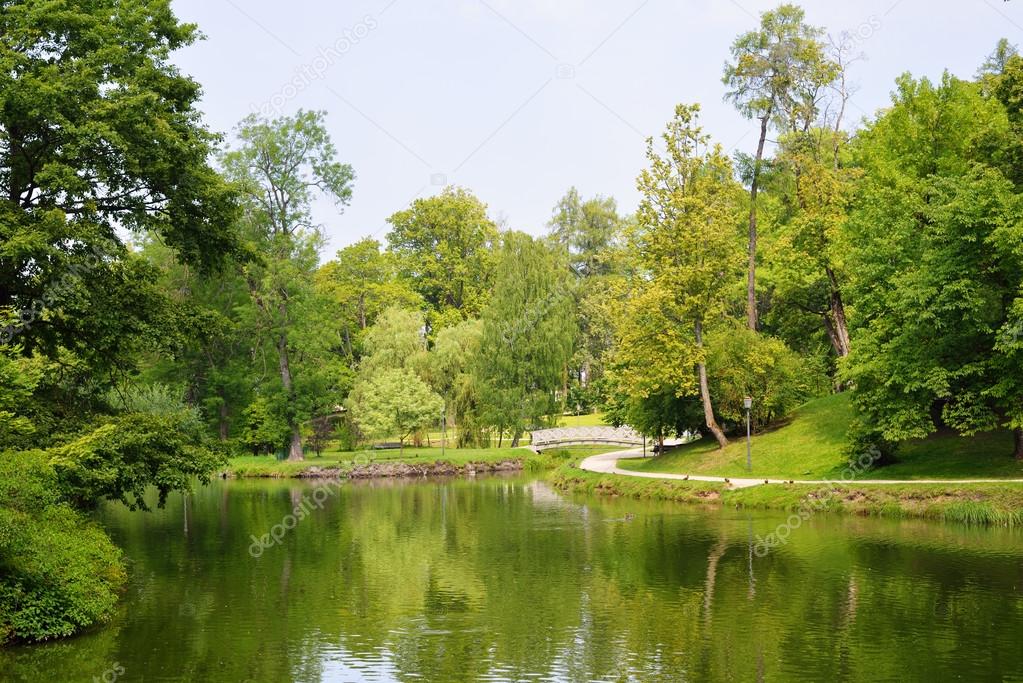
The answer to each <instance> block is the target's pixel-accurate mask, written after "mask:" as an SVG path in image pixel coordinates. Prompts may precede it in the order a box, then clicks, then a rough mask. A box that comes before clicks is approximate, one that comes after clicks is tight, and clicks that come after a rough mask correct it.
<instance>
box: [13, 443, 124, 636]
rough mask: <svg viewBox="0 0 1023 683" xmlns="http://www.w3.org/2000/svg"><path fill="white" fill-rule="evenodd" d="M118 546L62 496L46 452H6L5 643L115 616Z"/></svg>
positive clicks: (121, 573) (62, 633) (63, 633)
mask: <svg viewBox="0 0 1023 683" xmlns="http://www.w3.org/2000/svg"><path fill="white" fill-rule="evenodd" d="M124 580H125V575H124V570H123V568H122V567H121V563H120V551H118V550H117V548H115V547H114V545H113V543H112V542H111V541H110V539H109V538H108V537H107V536H106V534H105V533H103V531H102V529H100V528H99V526H98V525H96V524H95V523H93V522H91V521H89V520H87V519H85V518H84V517H83V515H82V514H81V513H79V512H76V511H75V510H73V509H72V508H71V507H69V506H68V505H67V504H66V503H64V502H61V498H60V493H59V486H58V482H57V477H56V475H55V474H54V472H53V469H52V467H51V466H50V465H49V463H48V456H47V455H46V454H45V453H42V452H40V451H26V452H21V453H11V452H8V453H5V454H3V456H2V457H0V644H2V643H4V642H6V641H8V640H26V641H31V640H46V639H49V638H57V637H60V636H67V635H71V634H72V633H75V632H76V631H78V630H80V629H82V628H85V627H87V626H91V625H93V624H95V623H97V622H99V621H102V620H104V619H106V618H107V617H109V616H110V615H111V613H112V611H113V608H114V606H115V604H116V602H117V594H118V591H119V590H120V588H121V587H122V585H123V584H124Z"/></svg>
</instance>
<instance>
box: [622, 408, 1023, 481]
mask: <svg viewBox="0 0 1023 683" xmlns="http://www.w3.org/2000/svg"><path fill="white" fill-rule="evenodd" d="M852 419H853V407H852V405H851V404H850V401H849V396H848V394H838V395H834V396H828V397H825V398H821V399H818V400H815V401H811V402H809V403H807V404H805V405H803V406H802V407H801V408H799V409H798V410H797V411H796V412H795V413H794V414H793V416H792V418H791V419H790V420H789V421H788V422H786V423H785V424H782V425H779V426H778V427H776V428H774V429H771V430H769V431H766V432H764V433H762V434H757V435H755V436H754V437H753V470H752V474H750V473H749V472H747V470H746V440H745V438H736V439H734V440H733V441H732V443H730V444H729V445H728V446H727V447H726V448H724V449H723V450H722V449H719V448H718V447H717V444H716V443H715V442H713V441H712V440H710V439H701V440H700V441H697V442H694V443H691V444H687V445H685V446H682V447H680V448H677V449H674V450H672V451H670V452H668V453H666V454H665V455H664V456H661V457H656V458H648V459H643V460H623V461H620V462H619V464H618V466H619V467H620V468H621V469H629V470H639V471H646V472H669V473H675V474H701V475H716V476H723V477H750V476H753V477H757V478H759V477H765V478H768V477H770V478H789V479H836V478H839V477H841V476H842V472H843V470H844V469H845V467H846V458H845V456H844V455H843V453H842V451H843V448H844V446H845V443H846V430H847V429H848V427H849V424H850V423H851V421H852ZM1011 454H1012V435H1011V434H1010V433H1009V432H1008V431H1005V430H999V431H994V432H987V433H984V434H978V435H976V436H973V437H959V436H955V435H951V434H938V435H934V436H932V437H930V438H927V439H921V440H918V441H911V442H907V443H905V444H902V446H901V447H900V448H899V451H898V453H897V458H898V462H896V463H894V464H892V465H888V466H887V467H884V468H879V469H875V470H873V471H871V473H870V474H869V476H870V477H872V478H878V479H906V480H907V481H909V480H913V479H971V478H973V479H986V478H1006V479H1008V478H1023V463H1021V462H1019V461H1017V460H1016V459H1014V458H1013V457H1012V455H1011Z"/></svg>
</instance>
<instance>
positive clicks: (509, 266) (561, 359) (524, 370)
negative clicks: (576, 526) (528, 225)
mask: <svg viewBox="0 0 1023 683" xmlns="http://www.w3.org/2000/svg"><path fill="white" fill-rule="evenodd" d="M570 278H572V275H571V271H570V269H569V266H568V263H567V262H566V261H565V258H564V256H563V253H562V252H561V251H560V250H555V249H552V248H551V247H550V246H549V245H548V244H546V243H545V242H544V241H542V240H535V239H533V238H532V237H530V236H529V235H526V234H524V233H521V232H507V233H505V234H504V235H502V245H501V252H500V257H499V261H498V265H497V273H496V276H495V280H494V294H493V296H492V297H491V299H490V302H489V303H488V304H487V307H486V308H485V309H484V311H483V340H482V342H481V344H480V354H479V363H478V365H477V367H476V372H475V374H476V377H477V381H476V385H477V387H478V390H479V398H480V403H481V406H482V408H481V411H482V416H481V419H482V421H483V423H484V424H486V425H487V426H488V427H491V428H493V429H496V430H498V433H499V434H500V435H503V434H504V432H505V431H508V432H511V434H512V445H513V446H517V445H518V443H519V439H520V438H521V437H522V434H523V432H525V431H526V430H527V429H530V428H532V427H535V426H538V425H541V424H544V423H545V422H546V421H548V420H550V419H551V416H552V414H554V413H555V411H556V410H557V407H558V402H557V400H556V398H555V391H556V390H557V389H558V387H559V386H560V385H561V379H562V372H563V370H564V367H565V364H566V363H567V362H568V359H569V358H570V357H571V355H572V347H573V344H574V343H575V337H576V331H577V330H576V325H575V319H574V317H573V315H572V310H573V295H572V291H571V280H570Z"/></svg>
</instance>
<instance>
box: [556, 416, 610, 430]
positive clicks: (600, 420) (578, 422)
mask: <svg viewBox="0 0 1023 683" xmlns="http://www.w3.org/2000/svg"><path fill="white" fill-rule="evenodd" d="M606 424H607V423H606V422H604V413H589V414H587V415H562V416H561V417H559V418H558V426H559V427H603V426H605V425H606Z"/></svg>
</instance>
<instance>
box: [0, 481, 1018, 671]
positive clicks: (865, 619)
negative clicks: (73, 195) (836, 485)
mask: <svg viewBox="0 0 1023 683" xmlns="http://www.w3.org/2000/svg"><path fill="white" fill-rule="evenodd" d="M315 486H316V485H315V484H304V483H300V482H293V481H289V482H263V481H234V482H217V483H216V484H214V485H213V486H211V487H209V488H206V489H201V490H198V491H196V493H195V494H193V495H191V496H189V497H188V498H186V499H182V498H180V497H178V498H176V499H173V500H172V501H171V502H170V503H169V505H168V507H167V509H166V510H162V511H157V512H154V513H152V514H144V513H130V512H127V511H125V510H123V509H121V508H118V507H114V506H110V507H108V508H107V509H105V510H104V511H103V513H102V519H103V522H104V524H105V525H106V526H107V527H108V528H109V530H110V532H111V534H112V535H113V537H114V539H115V540H116V541H117V542H118V543H119V544H120V546H121V547H122V548H124V550H125V555H126V557H127V559H128V563H129V569H130V573H131V582H130V586H129V588H128V591H127V593H126V594H125V596H124V599H123V601H122V606H121V609H120V611H119V613H118V615H117V617H116V618H115V619H114V620H113V621H112V622H111V623H110V624H108V625H106V626H104V627H102V628H99V629H96V630H95V631H93V632H91V633H88V634H86V635H83V636H80V637H77V638H74V639H71V640H66V641H61V642H56V643H51V644H45V645H40V646H33V647H22V648H16V649H11V650H6V651H0V679H3V680H24V681H93V680H106V681H108V682H109V681H113V680H116V681H123V682H128V681H321V680H322V681H394V680H397V681H685V680H692V681H706V680H736V681H755V680H768V681H771V680H827V681H844V680H856V681H882V680H928V681H938V680H950V679H957V680H997V679H1003V680H1023V592H1021V591H1023V534H1021V533H1020V532H1018V531H1017V532H1014V531H1010V530H1004V529H994V530H991V529H969V528H967V527H961V526H952V525H939V524H931V523H924V522H918V521H902V522H899V521H886V520H872V519H859V518H849V517H838V516H826V515H821V516H818V517H816V518H814V519H811V520H809V521H808V522H806V523H805V524H803V525H802V526H801V527H800V528H799V529H796V530H794V531H793V532H792V534H791V536H790V537H789V541H788V543H787V544H786V545H785V546H783V547H780V548H775V549H774V550H772V551H771V552H770V553H769V554H767V555H766V556H764V557H758V556H757V554H756V553H755V552H752V550H753V546H752V545H751V542H750V539H751V538H754V539H755V538H756V537H757V536H758V535H766V534H767V533H769V532H770V531H774V530H775V529H776V528H777V526H778V524H779V523H782V522H784V520H785V516H784V515H779V514H765V513H755V514H753V515H752V516H748V515H747V513H745V512H742V511H734V510H725V511H719V510H710V509H693V508H686V507H681V506H675V505H669V504H654V503H644V502H637V501H625V500H604V499H597V498H583V497H572V496H563V495H561V494H559V493H557V492H555V491H552V490H551V489H550V488H549V487H548V486H547V485H546V484H544V483H543V482H542V481H536V480H532V479H530V478H488V479H480V480H478V481H472V480H457V481H441V482H417V483H396V482H366V483H356V484H344V485H342V486H341V487H340V488H335V489H331V490H324V491H322V492H320V493H319V494H317V493H316V489H315ZM317 497H319V499H320V500H321V502H322V506H321V507H317V506H316V505H315V502H316V499H317ZM303 501H307V502H305V503H303ZM296 506H298V507H299V508H300V509H302V510H303V511H304V512H305V515H304V518H303V519H297V517H296V518H295V519H294V520H287V519H286V516H287V515H288V514H289V512H291V511H292V510H293V509H294V508H295V507H296ZM285 521H287V522H288V525H290V522H291V521H295V524H294V528H292V529H285V528H284V525H283V524H284V522H285ZM277 524H281V525H282V526H279V527H277V529H276V532H284V533H283V536H280V538H281V542H280V543H279V544H275V545H272V546H270V547H266V548H265V549H263V548H261V547H260V546H258V545H257V546H253V545H252V544H253V540H252V536H253V535H256V536H260V535H262V534H265V533H270V532H271V530H273V529H274V525H277ZM279 535H280V534H279ZM250 550H251V551H252V552H250ZM261 550H262V552H260V551H261ZM253 553H254V554H257V555H259V557H256V558H254V557H253V556H252V554H253ZM104 676H105V678H104Z"/></svg>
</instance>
